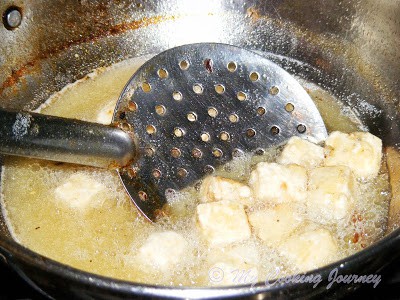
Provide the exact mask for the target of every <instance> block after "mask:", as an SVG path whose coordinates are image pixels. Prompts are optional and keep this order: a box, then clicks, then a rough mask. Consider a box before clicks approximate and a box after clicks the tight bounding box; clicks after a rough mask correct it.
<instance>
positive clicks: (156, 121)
mask: <svg viewBox="0 0 400 300" xmlns="http://www.w3.org/2000/svg"><path fill="white" fill-rule="evenodd" d="M113 120H114V122H115V123H119V124H121V122H122V124H123V126H125V127H126V128H127V129H128V128H130V129H131V130H132V131H133V134H134V136H135V140H136V142H137V145H138V148H139V157H138V159H137V161H136V162H135V163H134V164H132V165H130V166H128V167H127V168H124V169H121V170H120V177H121V180H122V182H123V183H124V185H125V188H126V190H127V192H128V193H129V195H130V197H131V198H132V200H133V202H134V203H135V204H136V206H137V207H138V209H139V210H140V211H141V212H142V213H143V214H144V215H145V216H147V218H149V219H150V220H153V221H154V220H155V219H156V217H157V215H158V214H159V213H160V209H161V208H162V207H163V206H164V204H166V202H167V198H168V193H174V191H178V190H182V189H183V188H185V187H188V186H190V185H193V184H194V183H196V182H197V181H198V180H200V179H201V178H203V177H205V176H206V175H208V174H210V173H212V172H213V171H214V170H215V169H216V168H218V167H219V166H221V165H223V164H225V163H227V162H229V161H230V160H232V159H233V157H235V156H239V155H242V154H243V153H254V152H256V151H259V150H260V149H266V148H269V147H271V146H277V145H280V144H283V143H284V142H285V141H287V140H288V139H289V138H290V137H292V136H300V137H302V138H305V139H309V140H312V141H313V142H317V143H318V142H320V141H322V140H324V139H325V138H326V136H327V131H326V128H325V125H324V122H323V120H322V117H321V115H320V114H319V111H318V109H317V108H316V106H315V104H314V102H313V101H312V100H311V98H310V97H309V95H308V94H307V92H306V91H305V90H304V89H303V88H302V87H301V85H300V84H299V83H298V82H297V81H296V80H295V79H294V78H293V77H292V76H291V75H290V74H289V73H287V72H286V71H285V70H284V69H282V68H281V67H279V66H278V65H276V64H274V63H272V62H271V61H269V60H268V59H266V58H264V57H262V56H260V55H258V54H256V53H254V52H252V51H249V50H246V49H243V48H239V47H235V46H231V45H225V44H212V43H205V44H204V43H200V44H190V45H184V46H180V47H176V48H172V49H169V50H167V51H165V52H162V53H160V54H158V55H156V56H155V57H153V58H152V59H150V60H149V61H147V62H146V63H145V64H144V65H143V66H142V67H141V68H140V69H139V70H138V71H137V72H136V73H135V74H134V75H133V76H132V78H131V79H130V80H129V82H128V84H127V85H126V86H125V89H124V90H123V92H122V94H121V96H120V98H119V101H118V104H117V107H116V110H115V113H114V118H113Z"/></svg>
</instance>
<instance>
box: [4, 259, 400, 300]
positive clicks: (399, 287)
mask: <svg viewBox="0 0 400 300" xmlns="http://www.w3.org/2000/svg"><path fill="white" fill-rule="evenodd" d="M379 274H380V275H381V276H382V281H381V282H380V283H379V285H378V286H377V287H376V288H375V289H374V288H372V287H371V285H369V284H365V285H363V287H362V288H361V289H359V290H358V291H357V292H355V293H354V294H352V295H350V296H348V297H346V298H345V299H343V300H350V299H379V300H380V299H385V300H386V299H387V300H392V299H393V300H398V299H400V261H399V262H396V263H394V264H392V265H391V266H390V267H388V268H386V269H385V270H383V271H382V272H379ZM11 299H12V300H15V299H32V300H44V299H45V298H44V297H43V296H41V295H40V294H39V293H38V292H36V291H35V290H34V289H33V288H31V287H30V286H29V285H28V284H27V283H25V282H24V281H23V280H22V279H21V278H20V277H19V276H18V275H17V274H15V272H14V271H12V270H11V269H10V268H9V267H8V266H6V265H4V264H0V300H11Z"/></svg>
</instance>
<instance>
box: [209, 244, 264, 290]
mask: <svg viewBox="0 0 400 300" xmlns="http://www.w3.org/2000/svg"><path fill="white" fill-rule="evenodd" d="M259 262H260V258H259V253H258V250H257V248H256V246H255V244H254V243H251V242H250V243H245V244H239V245H233V246H228V247H226V248H213V249H212V250H211V252H210V253H209V255H208V257H207V263H208V264H209V265H210V268H209V271H208V279H209V280H208V281H209V283H210V284H211V285H216V286H227V285H242V284H252V283H257V282H258V269H257V265H258V264H259Z"/></svg>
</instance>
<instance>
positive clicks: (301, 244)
mask: <svg viewBox="0 0 400 300" xmlns="http://www.w3.org/2000/svg"><path fill="white" fill-rule="evenodd" d="M279 251H280V253H281V255H282V256H284V257H285V258H286V259H287V260H288V261H289V263H290V264H292V265H293V266H294V267H295V268H297V269H298V270H299V271H300V272H306V271H310V270H313V269H316V268H319V267H323V266H325V265H327V264H329V263H331V262H333V261H334V260H335V259H338V258H339V257H338V252H339V250H338V246H337V242H336V240H335V239H334V238H333V236H332V234H331V233H330V231H329V230H326V229H324V228H315V229H313V230H308V231H305V232H303V233H301V234H298V235H297V234H296V235H293V236H291V237H289V238H288V239H287V240H286V241H285V242H284V243H283V244H282V245H281V246H280V248H279Z"/></svg>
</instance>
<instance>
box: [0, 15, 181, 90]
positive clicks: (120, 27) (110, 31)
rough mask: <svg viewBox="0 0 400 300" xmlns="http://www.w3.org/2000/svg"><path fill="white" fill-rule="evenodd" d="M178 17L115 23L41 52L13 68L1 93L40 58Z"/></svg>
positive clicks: (0, 88) (18, 79)
mask: <svg viewBox="0 0 400 300" xmlns="http://www.w3.org/2000/svg"><path fill="white" fill-rule="evenodd" d="M176 18H177V17H176V16H154V17H148V18H143V19H140V20H135V21H132V22H129V23H122V24H117V25H114V26H112V27H109V28H104V30H100V31H98V32H95V33H92V34H90V35H88V36H83V37H81V38H79V39H76V40H73V41H68V42H66V43H64V44H63V45H61V46H57V47H54V48H53V49H51V50H50V51H47V52H45V53H41V54H40V55H39V56H38V57H37V58H35V59H34V60H32V61H28V62H27V63H26V64H24V65H23V66H22V67H21V68H19V69H18V70H13V71H12V72H11V75H10V76H8V77H7V79H6V80H5V81H4V82H3V84H2V85H1V86H0V94H2V93H3V92H4V90H5V89H7V88H10V87H13V86H14V85H15V84H17V83H18V82H20V80H21V79H22V78H23V77H24V76H25V75H27V74H29V73H30V72H31V71H32V69H33V68H34V67H35V66H36V64H37V62H38V61H39V60H42V59H46V58H49V57H52V56H53V55H55V54H57V53H59V52H61V51H63V50H66V49H68V48H69V47H71V46H74V45H78V44H83V43H88V42H93V41H96V40H98V39H100V38H103V37H106V36H114V35H118V34H121V33H123V32H126V31H128V30H137V29H140V28H144V27H147V26H150V25H156V24H159V23H162V22H166V21H173V20H175V19H176Z"/></svg>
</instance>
